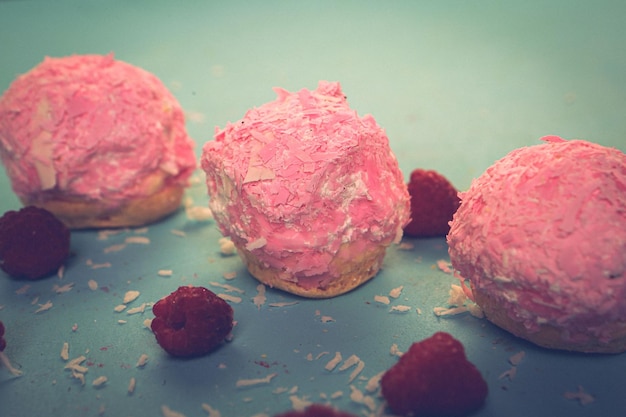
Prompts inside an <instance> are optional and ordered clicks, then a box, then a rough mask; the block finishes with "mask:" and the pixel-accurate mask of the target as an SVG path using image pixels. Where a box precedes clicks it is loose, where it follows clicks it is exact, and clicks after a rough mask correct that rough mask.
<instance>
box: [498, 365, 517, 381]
mask: <svg viewBox="0 0 626 417" xmlns="http://www.w3.org/2000/svg"><path fill="white" fill-rule="evenodd" d="M516 375H517V367H516V366H512V367H511V368H510V369H507V370H506V371H504V372H502V373H501V374H500V376H499V377H498V379H504V378H507V379H508V380H509V381H513V378H515V376H516Z"/></svg>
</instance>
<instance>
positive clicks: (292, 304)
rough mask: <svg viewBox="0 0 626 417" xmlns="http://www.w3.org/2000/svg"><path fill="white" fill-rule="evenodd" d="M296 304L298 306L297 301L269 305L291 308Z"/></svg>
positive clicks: (270, 304)
mask: <svg viewBox="0 0 626 417" xmlns="http://www.w3.org/2000/svg"><path fill="white" fill-rule="evenodd" d="M296 304H298V302H297V301H289V302H287V301H284V302H282V303H269V304H268V305H269V306H270V307H289V306H295V305H296Z"/></svg>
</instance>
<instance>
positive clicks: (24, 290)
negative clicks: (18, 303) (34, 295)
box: [15, 284, 30, 295]
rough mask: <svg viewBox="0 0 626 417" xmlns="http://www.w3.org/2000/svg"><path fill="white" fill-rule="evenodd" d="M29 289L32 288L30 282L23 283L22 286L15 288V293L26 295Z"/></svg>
mask: <svg viewBox="0 0 626 417" xmlns="http://www.w3.org/2000/svg"><path fill="white" fill-rule="evenodd" d="M29 289H30V284H26V285H22V286H21V287H20V288H18V289H17V290H15V294H17V295H24V294H26V293H27V292H28V290H29Z"/></svg>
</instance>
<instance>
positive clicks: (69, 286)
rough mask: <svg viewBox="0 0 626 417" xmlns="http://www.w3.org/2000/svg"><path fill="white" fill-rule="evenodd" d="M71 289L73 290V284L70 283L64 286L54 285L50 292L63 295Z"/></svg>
mask: <svg viewBox="0 0 626 417" xmlns="http://www.w3.org/2000/svg"><path fill="white" fill-rule="evenodd" d="M72 288H74V283H73V282H70V283H69V284H65V285H57V284H54V285H53V286H52V291H54V292H55V293H57V294H63V293H66V292H69V291H71V290H72Z"/></svg>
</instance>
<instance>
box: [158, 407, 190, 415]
mask: <svg viewBox="0 0 626 417" xmlns="http://www.w3.org/2000/svg"><path fill="white" fill-rule="evenodd" d="M161 413H162V414H163V417H185V415H184V414H183V413H179V412H178V411H174V410H172V409H171V408H169V407H168V406H167V405H162V406H161Z"/></svg>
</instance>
